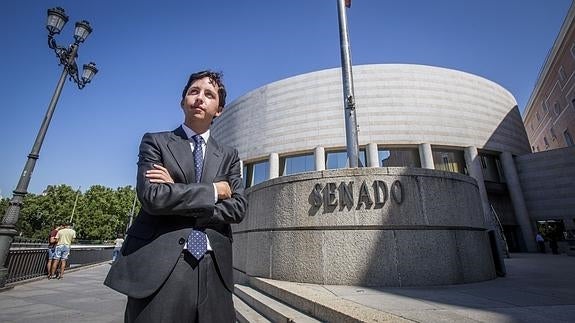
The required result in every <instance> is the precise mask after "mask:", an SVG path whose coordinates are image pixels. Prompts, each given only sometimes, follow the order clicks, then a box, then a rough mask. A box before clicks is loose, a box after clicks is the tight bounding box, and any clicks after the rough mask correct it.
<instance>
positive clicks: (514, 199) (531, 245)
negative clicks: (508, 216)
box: [499, 151, 537, 252]
mask: <svg viewBox="0 0 575 323" xmlns="http://www.w3.org/2000/svg"><path fill="white" fill-rule="evenodd" d="M499 158H500V159H501V166H502V167H503V174H504V176H505V181H506V182H507V190H509V197H510V198H511V203H512V204H513V210H514V211H515V218H516V219H517V222H518V223H519V226H520V228H521V233H522V234H523V240H524V241H525V246H526V247H527V251H529V252H536V251H537V247H536V245H535V234H534V232H533V226H532V225H531V219H529V213H527V206H526V205H525V199H524V198H523V190H522V189H521V183H520V182H519V175H517V169H516V168H515V161H514V160H513V156H512V155H511V153H510V152H508V151H504V152H502V153H501V155H499Z"/></svg>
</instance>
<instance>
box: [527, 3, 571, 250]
mask: <svg viewBox="0 0 575 323" xmlns="http://www.w3.org/2000/svg"><path fill="white" fill-rule="evenodd" d="M574 19H575V5H574V4H572V5H571V8H570V9H569V12H568V13H567V16H566V18H565V20H564V22H563V25H562V27H561V30H560V31H559V34H558V35H557V38H556V39H555V42H554V44H553V47H552V48H551V50H550V51H549V54H548V55H547V58H546V60H545V62H544V63H543V65H542V68H541V71H540V73H539V77H538V79H537V82H536V85H535V88H534V90H533V92H532V93H531V97H530V98H529V101H528V103H527V106H526V108H525V113H524V116H523V122H524V124H525V129H526V131H527V137H528V138H529V144H530V146H531V150H532V151H533V152H534V154H529V155H525V156H521V157H520V158H518V160H517V163H518V168H519V175H520V178H521V185H522V187H523V189H524V195H525V201H526V204H527V209H528V212H529V215H530V218H531V219H532V221H535V223H536V227H537V229H538V230H539V231H542V232H544V233H546V234H547V235H548V236H550V237H555V238H557V239H559V240H560V241H566V240H575V170H574V168H575V165H574V164H575V24H574V22H575V20H574Z"/></svg>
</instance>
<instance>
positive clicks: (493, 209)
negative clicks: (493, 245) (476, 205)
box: [489, 204, 511, 258]
mask: <svg viewBox="0 0 575 323" xmlns="http://www.w3.org/2000/svg"><path fill="white" fill-rule="evenodd" d="M489 207H490V208H491V214H493V218H494V219H495V222H496V224H497V227H498V228H499V238H500V239H501V240H503V243H504V246H505V250H504V251H505V257H507V258H511V256H510V255H509V246H508V245H507V239H506V238H505V231H504V230H503V225H501V221H499V216H498V215H497V212H495V208H493V205H492V204H489Z"/></svg>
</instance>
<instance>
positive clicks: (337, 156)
mask: <svg viewBox="0 0 575 323" xmlns="http://www.w3.org/2000/svg"><path fill="white" fill-rule="evenodd" d="M325 157H326V163H325V168H326V169H337V168H347V167H349V164H348V162H347V151H341V150H339V151H329V152H326V153H325ZM365 160H366V159H365V149H363V148H362V149H360V150H359V165H358V166H359V167H364V166H365Z"/></svg>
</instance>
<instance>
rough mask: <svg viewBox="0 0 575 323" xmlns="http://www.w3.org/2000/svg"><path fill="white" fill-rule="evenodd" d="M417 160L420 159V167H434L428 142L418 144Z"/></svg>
mask: <svg viewBox="0 0 575 323" xmlns="http://www.w3.org/2000/svg"><path fill="white" fill-rule="evenodd" d="M419 160H420V161H421V168H427V169H435V164H434V163H433V154H432V153H431V145H430V144H428V143H422V144H419Z"/></svg>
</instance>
